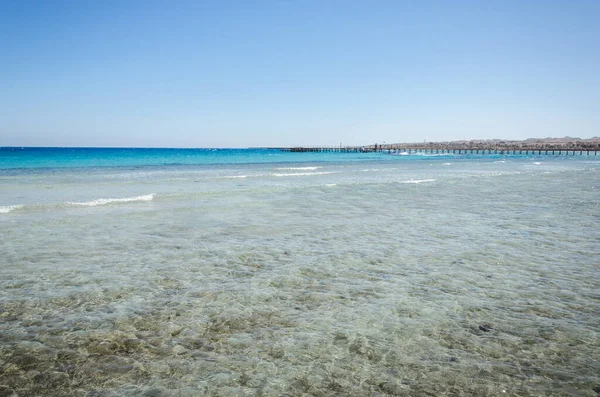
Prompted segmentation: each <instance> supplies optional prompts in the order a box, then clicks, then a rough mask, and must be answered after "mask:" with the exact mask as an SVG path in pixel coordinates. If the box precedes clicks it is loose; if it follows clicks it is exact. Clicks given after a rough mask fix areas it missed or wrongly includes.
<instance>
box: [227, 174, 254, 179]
mask: <svg viewBox="0 0 600 397" xmlns="http://www.w3.org/2000/svg"><path fill="white" fill-rule="evenodd" d="M249 176H250V175H227V176H223V177H222V178H224V179H244V178H248V177H249Z"/></svg>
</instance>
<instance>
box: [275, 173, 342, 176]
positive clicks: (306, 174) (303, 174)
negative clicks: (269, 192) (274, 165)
mask: <svg viewBox="0 0 600 397" xmlns="http://www.w3.org/2000/svg"><path fill="white" fill-rule="evenodd" d="M328 174H335V172H292V173H288V174H278V173H273V174H271V175H273V176H313V175H328Z"/></svg>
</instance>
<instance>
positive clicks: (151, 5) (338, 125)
mask: <svg viewBox="0 0 600 397" xmlns="http://www.w3.org/2000/svg"><path fill="white" fill-rule="evenodd" d="M599 21H600V1H598V0H589V1H585V0H572V1H567V0H565V1H552V0H544V1H542V0H490V1H487V0H486V1H479V0H473V1H460V0H456V1H447V0H439V1H416V0H414V1H408V0H407V1H401V0H392V1H378V0H374V1H366V0H365V1H351V0H345V1H328V0H324V1H302V0H298V1H292V0H286V1H213V2H209V1H166V0H165V1H151V0H148V1H111V0H106V1H104V0H103V1H78V0H73V1H59V0H57V1H27V0H23V1H21V0H4V1H0V146H7V145H15V146H134V147H155V146H163V147H247V146H288V145H339V143H340V142H342V143H343V144H344V145H352V144H359V145H360V144H370V143H375V142H378V143H382V142H388V143H389V142H405V141H423V140H428V141H433V140H454V139H463V138H466V139H485V138H505V139H525V138H530V137H547V136H554V137H557V136H558V137H562V136H565V135H569V136H578V137H582V138H589V137H592V136H600V23H599Z"/></svg>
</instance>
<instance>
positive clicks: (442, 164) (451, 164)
mask: <svg viewBox="0 0 600 397" xmlns="http://www.w3.org/2000/svg"><path fill="white" fill-rule="evenodd" d="M442 165H452V163H444V164H442Z"/></svg>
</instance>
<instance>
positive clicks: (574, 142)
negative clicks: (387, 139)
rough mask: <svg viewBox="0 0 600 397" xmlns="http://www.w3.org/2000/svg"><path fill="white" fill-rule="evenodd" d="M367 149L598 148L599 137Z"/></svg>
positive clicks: (426, 144) (373, 145)
mask: <svg viewBox="0 0 600 397" xmlns="http://www.w3.org/2000/svg"><path fill="white" fill-rule="evenodd" d="M364 147H365V148H368V149H375V148H379V149H420V150H429V149H449V150H458V149H462V150H484V149H486V150H487V149H494V150H553V149H554V150H561V149H562V150H584V151H598V150H600V137H594V138H589V139H581V138H570V137H564V138H531V139H526V140H522V141H517V140H505V139H473V140H460V141H441V142H405V143H383V144H378V143H376V144H372V145H366V146H364Z"/></svg>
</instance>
